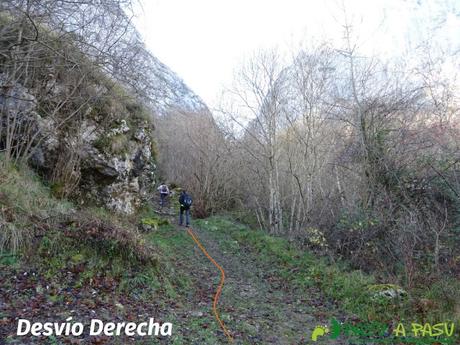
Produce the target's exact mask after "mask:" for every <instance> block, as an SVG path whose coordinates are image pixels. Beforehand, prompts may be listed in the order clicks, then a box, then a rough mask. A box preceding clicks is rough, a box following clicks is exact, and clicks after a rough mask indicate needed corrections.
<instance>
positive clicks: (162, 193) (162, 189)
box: [158, 183, 169, 207]
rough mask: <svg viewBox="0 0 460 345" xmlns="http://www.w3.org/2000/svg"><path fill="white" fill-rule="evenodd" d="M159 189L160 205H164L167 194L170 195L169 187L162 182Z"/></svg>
mask: <svg viewBox="0 0 460 345" xmlns="http://www.w3.org/2000/svg"><path fill="white" fill-rule="evenodd" d="M158 191H159V192H160V206H162V207H163V206H164V204H165V201H166V198H167V196H168V195H169V188H168V186H167V185H166V184H164V183H162V184H161V185H160V187H158Z"/></svg>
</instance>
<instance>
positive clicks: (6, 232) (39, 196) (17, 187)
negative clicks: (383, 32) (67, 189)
mask: <svg viewBox="0 0 460 345" xmlns="http://www.w3.org/2000/svg"><path fill="white" fill-rule="evenodd" d="M71 208H72V204H71V203H69V202H66V201H60V200H57V199H55V198H53V197H52V196H51V192H50V189H49V188H47V187H46V186H44V185H43V183H42V182H41V181H40V179H39V178H38V177H37V176H36V175H35V174H34V173H33V172H32V171H31V170H30V169H29V168H28V167H26V166H16V165H14V164H12V163H9V162H6V161H5V158H4V156H3V155H0V254H2V253H4V252H13V253H16V252H18V251H20V250H21V249H23V248H24V247H27V246H28V245H29V244H30V242H31V241H32V239H33V236H34V232H35V230H40V229H41V228H48V227H52V226H53V225H54V223H55V222H54V221H55V220H56V219H58V218H59V217H60V216H61V215H63V214H65V213H67V212H69V210H70V209H71Z"/></svg>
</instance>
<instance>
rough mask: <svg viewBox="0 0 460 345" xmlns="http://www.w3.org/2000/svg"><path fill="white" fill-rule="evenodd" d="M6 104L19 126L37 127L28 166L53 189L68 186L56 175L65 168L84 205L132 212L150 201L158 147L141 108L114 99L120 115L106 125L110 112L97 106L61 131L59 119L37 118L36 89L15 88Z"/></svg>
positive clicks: (75, 194)
mask: <svg viewBox="0 0 460 345" xmlns="http://www.w3.org/2000/svg"><path fill="white" fill-rule="evenodd" d="M1 82H2V78H1V76H0V83H1ZM56 87H58V86H56ZM5 103H7V108H8V112H9V115H10V116H11V119H16V120H17V121H19V122H22V123H23V125H22V126H21V127H18V128H24V127H28V128H34V129H33V133H34V134H37V136H36V138H35V140H34V144H33V149H32V151H31V157H30V162H31V164H32V166H34V167H35V168H36V169H37V170H39V171H40V172H42V174H44V175H45V176H46V177H47V178H48V179H50V181H51V183H52V186H53V188H54V190H55V191H57V192H59V190H60V189H61V188H64V186H63V185H62V184H63V180H62V179H63V176H62V174H61V175H59V174H56V171H57V170H62V171H63V172H64V173H65V174H68V175H71V176H70V177H68V178H67V180H66V181H65V182H66V183H69V181H70V182H71V183H74V184H75V186H74V187H75V188H73V190H72V193H71V195H70V196H71V197H73V198H76V199H77V200H78V202H79V203H82V204H84V203H91V204H96V205H100V206H105V207H107V208H109V209H111V210H114V211H116V212H120V213H126V214H130V213H133V212H134V211H135V209H136V207H138V206H139V205H140V203H141V201H142V200H143V199H146V198H148V197H149V195H150V192H151V190H152V187H153V184H154V182H155V171H156V166H155V157H154V152H152V151H153V150H154V149H155V144H154V140H153V125H152V122H151V120H150V118H149V117H148V114H146V113H144V114H143V117H142V116H139V109H141V108H140V105H138V104H136V103H133V101H132V100H130V101H129V102H126V101H125V102H123V101H121V102H120V101H116V100H110V108H111V110H116V111H117V112H118V113H112V114H111V121H107V116H106V115H107V114H106V112H107V109H101V108H97V109H96V107H95V105H94V104H93V105H92V106H89V107H88V108H87V109H86V111H85V114H86V116H82V117H79V118H78V119H76V120H75V121H73V122H72V123H71V124H70V125H68V126H69V127H68V128H65V127H64V128H63V129H59V127H62V126H60V124H61V123H60V122H59V120H58V119H56V118H53V117H42V116H41V115H40V114H39V108H40V107H39V102H37V100H36V97H35V96H34V90H29V89H27V88H25V87H24V86H22V85H20V84H14V85H11V86H10V90H9V92H8V97H6V96H5V95H4V94H0V107H2V106H3V105H4V104H5ZM19 133H20V132H18V135H19ZM69 163H72V164H70V168H67V167H66V165H69ZM72 175H73V176H72Z"/></svg>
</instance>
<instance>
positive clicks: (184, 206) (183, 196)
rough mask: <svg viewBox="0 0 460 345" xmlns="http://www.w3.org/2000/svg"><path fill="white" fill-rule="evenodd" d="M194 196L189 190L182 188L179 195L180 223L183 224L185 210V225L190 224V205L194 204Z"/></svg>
mask: <svg viewBox="0 0 460 345" xmlns="http://www.w3.org/2000/svg"><path fill="white" fill-rule="evenodd" d="M192 201H193V200H192V197H191V196H190V195H189V194H187V191H185V190H182V192H181V193H180V195H179V204H180V212H179V225H180V226H182V224H183V220H184V212H185V226H189V225H190V206H192Z"/></svg>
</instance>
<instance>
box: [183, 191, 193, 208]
mask: <svg viewBox="0 0 460 345" xmlns="http://www.w3.org/2000/svg"><path fill="white" fill-rule="evenodd" d="M192 202H193V200H192V197H191V196H190V195H188V194H185V195H184V206H185V208H190V206H192Z"/></svg>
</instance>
